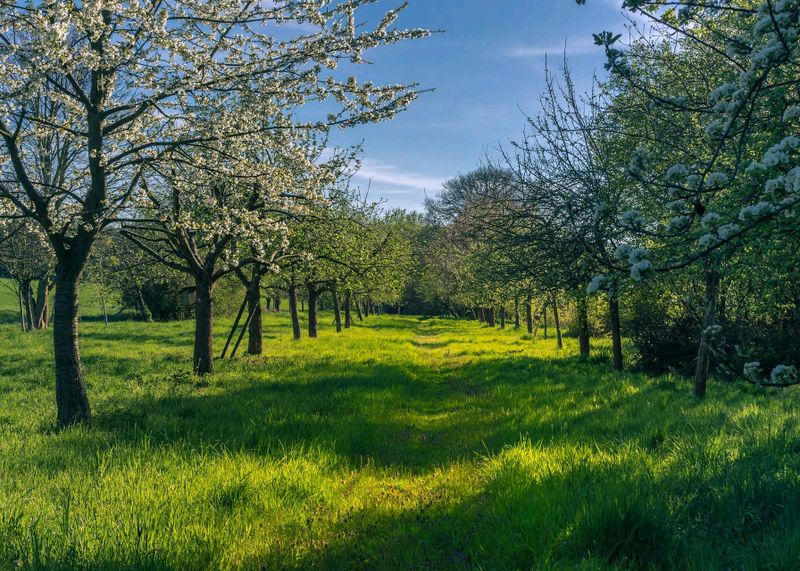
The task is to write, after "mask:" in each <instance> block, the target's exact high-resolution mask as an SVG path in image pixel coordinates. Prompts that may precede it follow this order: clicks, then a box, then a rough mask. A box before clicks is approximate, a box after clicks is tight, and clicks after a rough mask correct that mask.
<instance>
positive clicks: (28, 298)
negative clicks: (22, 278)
mask: <svg viewBox="0 0 800 571" xmlns="http://www.w3.org/2000/svg"><path fill="white" fill-rule="evenodd" d="M22 292H23V299H24V301H25V321H27V323H28V331H32V330H33V329H37V321H36V318H35V317H34V313H35V310H36V308H35V305H36V303H35V301H34V300H33V286H32V285H31V282H30V281H26V282H25V283H24V285H23V288H22Z"/></svg>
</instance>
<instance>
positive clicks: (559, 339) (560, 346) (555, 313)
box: [553, 296, 564, 349]
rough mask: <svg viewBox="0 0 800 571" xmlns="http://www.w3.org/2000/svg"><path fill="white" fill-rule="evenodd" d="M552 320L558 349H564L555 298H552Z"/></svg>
mask: <svg viewBox="0 0 800 571" xmlns="http://www.w3.org/2000/svg"><path fill="white" fill-rule="evenodd" d="M553 320H554V321H555V325H556V338H557V339H558V348H559V349H563V348H564V340H563V339H562V338H561V321H560V320H559V318H558V301H557V300H556V296H553Z"/></svg>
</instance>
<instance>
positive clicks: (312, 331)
mask: <svg viewBox="0 0 800 571" xmlns="http://www.w3.org/2000/svg"><path fill="white" fill-rule="evenodd" d="M317 295H318V294H317V292H316V290H315V289H314V288H313V287H312V286H308V336H309V337H310V338H311V339H315V338H316V337H317Z"/></svg>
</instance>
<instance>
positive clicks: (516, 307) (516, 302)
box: [514, 297, 521, 330]
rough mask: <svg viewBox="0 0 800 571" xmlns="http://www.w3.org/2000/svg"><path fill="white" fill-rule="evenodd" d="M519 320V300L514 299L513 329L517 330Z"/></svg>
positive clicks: (519, 323)
mask: <svg viewBox="0 0 800 571" xmlns="http://www.w3.org/2000/svg"><path fill="white" fill-rule="evenodd" d="M520 325H521V319H520V315H519V298H518V297H515V298H514V329H516V330H519V328H520Z"/></svg>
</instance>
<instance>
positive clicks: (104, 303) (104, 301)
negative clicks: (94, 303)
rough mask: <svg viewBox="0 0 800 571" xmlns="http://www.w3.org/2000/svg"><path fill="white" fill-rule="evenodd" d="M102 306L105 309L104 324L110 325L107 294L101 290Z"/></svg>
mask: <svg viewBox="0 0 800 571" xmlns="http://www.w3.org/2000/svg"><path fill="white" fill-rule="evenodd" d="M100 308H101V309H102V310H103V324H104V325H105V326H106V327H108V309H107V308H106V296H105V294H104V293H103V292H102V291H101V292H100Z"/></svg>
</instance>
